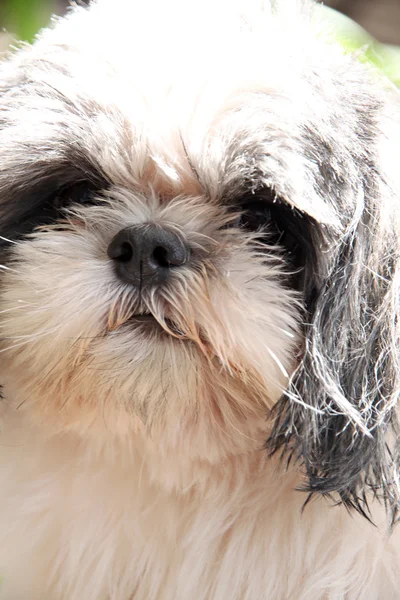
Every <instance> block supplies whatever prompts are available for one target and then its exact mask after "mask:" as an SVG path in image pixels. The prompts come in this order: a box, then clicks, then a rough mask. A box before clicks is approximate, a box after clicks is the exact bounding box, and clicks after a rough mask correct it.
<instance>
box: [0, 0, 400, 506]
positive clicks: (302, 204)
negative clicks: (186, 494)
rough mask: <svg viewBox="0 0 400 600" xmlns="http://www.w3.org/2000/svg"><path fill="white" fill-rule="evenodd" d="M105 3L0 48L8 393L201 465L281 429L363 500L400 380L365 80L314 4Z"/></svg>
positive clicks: (86, 426) (390, 242) (332, 485)
mask: <svg viewBox="0 0 400 600" xmlns="http://www.w3.org/2000/svg"><path fill="white" fill-rule="evenodd" d="M111 4H112V3H111V2H108V3H107V2H106V1H103V2H99V3H98V4H94V5H93V6H92V8H91V9H89V10H86V9H83V8H80V9H75V12H74V13H72V14H71V15H70V16H69V17H68V18H67V19H65V20H63V21H61V22H60V23H59V24H58V25H57V26H56V27H55V29H54V30H53V31H47V32H45V33H44V34H43V35H42V37H41V38H40V39H39V41H38V42H37V43H36V44H35V45H34V46H33V48H28V49H24V50H21V51H19V52H18V53H17V54H16V56H15V57H14V58H12V59H11V61H8V62H7V63H4V64H3V65H2V69H3V70H2V74H1V77H2V80H3V81H2V93H1V96H0V121H1V132H0V142H1V143H0V153H1V166H0V202H1V205H2V209H1V231H0V234H1V235H2V247H3V248H2V256H3V267H2V270H3V271H4V272H3V274H2V282H1V292H0V310H1V344H2V355H1V356H2V363H1V376H2V383H3V384H4V395H5V398H6V399H9V400H10V402H12V403H14V405H15V406H18V407H20V410H22V411H26V413H27V414H28V415H29V416H30V418H32V419H34V420H36V421H40V422H41V423H42V425H43V426H44V427H46V428H47V429H48V432H49V434H50V433H51V434H54V433H57V432H60V431H64V430H73V431H74V432H76V433H77V434H79V435H80V436H84V437H88V436H89V437H90V436H91V435H92V434H93V435H95V436H101V435H105V436H109V435H111V436H120V435H130V436H131V435H134V434H135V431H138V429H140V430H141V431H142V430H145V431H146V432H147V433H148V435H150V436H152V437H153V439H156V440H159V442H160V444H165V445H169V446H170V447H174V448H176V449H179V451H180V452H187V453H188V454H190V455H193V456H196V457H200V458H205V459H208V460H218V459H219V458H220V457H221V456H224V455H226V454H231V453H238V452H244V451H248V449H249V448H250V447H252V448H259V447H260V445H261V444H262V443H263V442H265V440H266V438H267V437H269V446H270V447H271V448H272V449H277V448H279V447H281V446H282V445H284V444H287V443H292V442H294V444H295V446H296V448H297V450H298V449H299V450H300V453H301V454H302V455H303V457H304V458H305V460H306V465H307V468H308V472H309V476H310V479H311V488H312V489H320V490H322V491H324V492H331V491H339V493H340V494H341V496H342V499H344V500H345V501H346V502H350V503H351V502H355V503H356V504H357V501H356V498H355V497H353V496H352V494H356V493H357V490H358V486H359V485H360V481H361V480H364V479H365V475H366V473H367V471H368V468H369V465H370V463H371V461H372V458H373V456H374V457H375V459H377V460H380V461H381V462H382V461H383V460H384V458H383V457H382V456H380V457H379V458H377V456H378V454H379V452H381V451H382V452H383V450H382V447H383V444H384V442H383V439H384V438H383V436H381V435H380V434H379V431H381V429H382V430H384V429H385V428H386V427H387V423H388V422H389V419H390V417H391V409H392V407H393V402H394V397H395V393H396V392H395V388H396V385H397V384H396V383H395V380H396V379H397V375H396V373H397V371H396V366H395V365H394V363H395V361H396V360H397V358H396V357H395V356H393V357H389V356H388V348H389V347H390V344H392V343H393V344H394V343H395V341H394V339H392V338H393V335H394V334H393V314H394V313H393V312H390V310H391V309H390V310H389V309H388V307H387V303H388V302H389V300H388V298H389V297H394V296H391V294H394V291H393V290H394V289H395V288H394V287H393V286H394V283H392V277H394V276H395V273H394V272H395V269H394V266H393V264H392V263H393V261H392V260H391V257H393V247H394V245H395V244H396V243H397V242H394V237H395V236H394V233H393V229H392V227H393V224H394V222H395V218H396V217H395V213H394V212H392V209H391V206H392V205H393V200H392V195H391V194H392V192H391V190H390V189H389V187H388V186H387V183H386V182H384V179H383V176H382V174H381V172H382V166H381V164H380V159H379V153H378V149H379V147H380V144H381V141H380V131H379V123H380V119H381V113H382V110H383V109H382V102H381V100H380V99H378V98H377V97H374V95H373V94H371V92H370V77H369V75H368V74H367V72H364V69H363V68H362V67H361V65H359V64H358V63H357V62H356V61H353V60H352V59H351V58H348V57H344V56H343V55H342V52H341V50H340V49H339V50H338V49H336V48H331V47H329V46H327V45H326V42H325V41H324V40H322V39H319V38H318V36H315V35H312V34H311V32H312V29H311V26H310V25H309V19H310V15H309V14H308V13H309V12H310V13H312V7H311V6H308V5H307V6H303V5H299V6H297V5H294V4H293V5H292V6H291V11H290V13H289V14H286V11H285V9H284V8H282V9H279V6H278V7H275V8H274V10H273V9H272V8H271V6H270V5H269V3H266V5H265V6H264V7H263V10H262V11H261V12H260V11H259V9H257V10H256V9H254V11H250V13H249V14H248V15H247V17H246V18H244V17H243V16H240V17H239V16H235V15H233V17H230V16H229V17H228V16H227V15H230V12H229V13H228V12H227V11H228V8H227V7H225V8H224V7H222V9H221V11H219V10H215V11H214V12H213V11H209V10H207V7H206V8H204V7H203V8H202V9H200V7H199V8H194V7H191V8H190V11H188V8H187V7H185V6H179V7H177V6H176V4H175V5H174V6H172V7H169V9H168V10H166V9H165V8H163V7H162V6H158V5H157V7H154V6H153V7H152V6H149V7H147V8H143V7H142V9H141V11H140V10H139V8H138V7H136V8H135V7H131V6H130V3H129V2H122V0H121V2H120V3H118V6H116V5H115V4H113V5H112V6H111ZM156 9H157V15H158V19H157V20H156V22H155V20H154V14H153V12H152V11H154V10H156ZM128 17H129V18H128ZM125 20H126V21H127V23H128V26H127V24H126V23H125ZM205 27H207V32H208V33H207V34H205ZM144 32H145V33H144ZM196 32H197V33H196ZM199 32H200V33H199ZM149 36H152V38H153V42H150V40H149ZM150 46H151V47H152V51H150V50H148V48H149V47H150ZM146 48H147V49H146ZM154 48H157V51H156V50H154ZM378 237H379V240H380V241H379V242H377V241H376V240H377V239H378ZM383 257H386V258H385V259H384V258H383ZM377 278H382V279H383V280H384V283H383V284H382V285H381V286H377V285H376V282H377V280H378V279H377ZM385 302H386V305H385V306H386V308H384V303H385ZM388 310H389V312H388ZM385 311H386V312H385ZM389 313H390V314H389ZM385 331H386V332H388V331H389V332H390V335H391V336H392V337H391V339H390V340H389V339H384V333H385ZM391 361H392V362H393V364H391ZM389 378H390V383H389ZM270 409H273V413H272V416H271V418H270V419H269V420H268V419H267V418H266V417H267V416H268V414H269V411H270ZM335 436H337V437H335ZM166 440H167V441H166ZM297 450H296V452H297ZM378 451H379V452H378ZM327 457H328V463H329V460H330V461H331V462H330V463H329V464H328V463H327ZM385 460H386V459H385ZM385 465H386V463H385ZM383 470H384V468H383V467H382V469H381V471H383ZM345 471H346V473H345ZM375 475H376V474H375ZM385 476H386V471H385ZM376 478H377V479H379V476H376ZM313 486H314V488H313Z"/></svg>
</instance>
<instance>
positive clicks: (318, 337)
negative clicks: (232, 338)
mask: <svg viewBox="0 0 400 600" xmlns="http://www.w3.org/2000/svg"><path fill="white" fill-rule="evenodd" d="M371 114H373V112H372V111H370V113H369V114H368V113H367V114H366V115H363V114H362V113H361V112H360V115H361V118H362V121H361V125H363V126H364V132H362V127H361V128H359V132H360V133H361V137H360V138H359V147H360V152H359V156H358V157H357V156H354V155H353V157H352V161H353V166H354V165H355V166H356V168H357V170H358V173H359V177H358V181H357V186H354V185H353V192H352V194H353V195H352V196H349V194H347V196H346V197H345V198H338V199H337V201H338V214H339V215H340V216H341V218H342V222H343V231H342V233H341V234H338V233H337V232H333V231H331V230H330V229H329V227H324V228H322V227H321V229H320V232H319V234H318V236H317V238H316V239H317V243H318V244H320V245H319V249H317V251H316V254H317V255H318V254H319V256H320V266H319V268H318V266H317V268H316V271H315V273H314V281H313V285H312V286H310V287H313V289H314V293H313V295H312V297H310V298H309V314H308V318H307V319H306V324H305V326H304V338H305V341H304V348H303V354H302V360H301V363H300V364H299V367H298V369H297V370H296V372H295V374H294V375H293V377H292V381H291V384H290V387H289V389H288V390H287V392H286V394H285V395H284V396H283V397H282V399H281V400H280V402H279V403H278V405H277V406H276V407H275V409H274V411H275V412H274V414H273V418H274V429H273V432H272V434H271V437H270V439H269V440H268V441H267V448H268V450H269V451H270V452H272V453H274V452H277V451H283V452H284V453H288V454H289V457H291V458H293V459H297V460H300V461H301V462H302V464H303V466H304V468H305V473H306V476H307V482H306V484H305V486H304V490H306V491H307V492H309V493H310V494H315V493H320V494H324V495H328V496H332V497H333V498H334V499H335V500H339V501H341V502H342V503H344V504H345V505H346V506H347V507H351V508H355V509H356V510H357V511H359V512H360V513H362V514H364V515H365V516H367V513H368V498H371V497H373V496H375V497H377V498H379V499H381V500H382V501H383V502H384V503H385V504H386V505H387V506H388V508H390V510H391V512H392V516H393V519H395V518H396V516H397V513H398V509H399V502H400V489H399V478H398V462H399V450H398V444H397V443H395V442H394V443H393V442H392V443H389V439H390V440H395V438H396V436H397V418H396V412H395V407H396V405H397V400H398V396H399V391H400V380H399V374H400V364H399V298H400V294H399V292H400V289H399V281H400V271H399V251H400V243H399V233H398V227H396V220H397V219H398V207H397V206H398V201H399V200H398V198H399V195H398V194H397V193H396V191H395V190H392V189H390V188H389V186H388V185H387V183H386V182H385V180H384V176H383V175H382V174H381V166H380V165H381V160H380V159H381V157H380V156H379V154H378V145H377V144H376V143H375V142H376V139H377V136H378V133H377V131H378V127H375V126H374V123H373V122H371V118H370V117H371ZM368 121H369V122H368ZM394 143H395V144H397V145H398V144H399V141H397V140H396V141H395V142H394ZM395 150H396V149H395V148H394V151H395ZM343 201H345V202H347V206H345V205H342V206H341V205H340V202H343ZM349 206H350V207H352V208H351V212H350V213H349V210H348V207H349ZM321 244H322V245H321ZM324 246H325V249H323V251H322V252H321V247H322V248H323V247H324Z"/></svg>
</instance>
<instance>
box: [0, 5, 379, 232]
mask: <svg viewBox="0 0 400 600" xmlns="http://www.w3.org/2000/svg"><path fill="white" fill-rule="evenodd" d="M288 4H289V3H287V4H285V3H280V5H279V8H278V7H276V6H275V4H274V3H272V2H269V1H263V2H255V1H251V2H246V3H245V7H244V5H242V3H241V2H236V3H235V7H236V11H235V10H232V5H231V3H230V10H229V11H228V10H225V8H224V7H225V4H224V2H220V3H218V7H215V6H214V5H213V3H212V2H209V1H206V2H203V3H200V4H199V5H198V6H196V7H194V6H193V5H192V4H190V5H186V3H184V2H181V1H180V0H174V1H173V2H168V4H167V3H163V2H161V1H159V0H151V1H150V2H146V3H139V2H138V3H136V2H134V3H131V2H129V1H127V0H117V1H116V2H114V3H110V2H104V1H103V0H99V1H98V2H95V3H93V4H92V5H91V7H90V9H86V8H82V7H80V8H75V9H74V10H73V11H72V12H71V13H70V15H69V16H68V17H67V18H66V19H63V20H60V21H58V22H55V24H54V28H53V29H50V30H46V31H44V32H43V33H42V35H41V37H40V38H39V40H38V41H37V43H36V44H35V45H34V46H33V47H29V48H26V49H25V50H23V51H22V52H19V53H18V54H17V55H16V56H15V57H14V59H13V60H12V61H10V62H7V63H4V64H3V65H2V69H3V72H2V73H0V79H1V80H2V81H6V82H7V83H5V84H4V85H5V91H6V93H5V94H3V96H2V99H1V100H0V113H1V115H2V116H1V118H2V120H3V123H4V124H6V125H7V128H6V130H5V131H4V132H3V134H2V151H1V164H2V167H0V191H1V190H2V191H3V197H4V196H9V193H10V192H9V190H8V186H10V185H12V182H10V181H9V178H8V176H7V178H6V179H7V180H5V179H4V177H3V179H2V178H1V175H2V173H4V174H8V173H9V172H10V170H12V171H13V172H14V173H15V180H14V185H15V182H18V185H19V186H20V187H22V188H23V187H24V186H28V185H31V184H32V173H35V172H37V179H41V178H42V177H43V176H44V175H43V173H44V172H46V173H48V172H49V171H52V172H53V171H57V170H62V169H64V167H65V165H71V164H72V165H79V164H81V162H82V160H83V157H84V159H85V160H84V163H85V164H86V167H85V169H86V170H88V169H89V165H90V164H92V165H94V166H95V168H96V169H98V171H99V172H101V173H102V174H103V175H104V177H105V178H108V179H110V180H112V182H113V183H117V184H120V185H133V186H135V188H136V189H138V188H139V189H143V188H146V186H148V185H151V187H152V189H155V190H156V191H157V190H159V191H160V193H162V194H171V195H175V194H177V193H182V192H186V193H188V192H189V193H192V192H194V193H197V194H198V193H206V194H207V195H208V196H209V197H210V198H211V199H216V200H221V199H224V200H229V198H231V197H234V196H238V195H240V194H244V193H249V192H254V191H256V190H257V189H258V188H261V187H263V186H265V185H268V186H269V187H273V188H274V189H275V191H276V194H277V195H278V196H280V197H282V198H285V199H286V200H287V201H288V202H290V203H291V204H293V205H295V206H297V207H298V208H300V209H301V210H303V211H306V212H308V213H309V214H310V215H311V216H313V217H314V218H316V219H317V220H318V221H320V222H323V223H329V224H331V225H334V226H336V227H339V218H338V216H337V210H338V203H339V205H340V199H341V197H343V196H344V193H343V192H344V191H346V192H347V204H346V206H342V207H340V206H339V209H340V210H342V211H345V213H348V214H349V219H350V218H351V215H352V213H353V211H354V206H352V205H351V202H350V203H349V198H350V200H351V198H352V197H353V198H354V205H356V197H357V194H356V193H355V194H354V193H353V194H350V196H349V194H348V190H351V189H353V190H357V189H358V188H360V186H361V185H362V174H361V172H360V171H361V169H360V164H361V162H362V161H363V160H365V146H364V147H363V146H361V144H360V141H359V138H360V137H362V138H363V140H364V142H365V139H370V140H371V144H370V146H371V148H370V151H371V152H372V151H373V139H374V135H375V131H374V128H375V116H376V113H377V111H378V109H379V105H378V104H377V102H376V100H372V99H371V98H370V96H369V94H368V92H367V91H366V90H367V89H368V87H367V85H366V83H367V82H366V79H367V75H366V74H365V72H364V70H361V69H360V65H358V64H357V61H354V60H353V59H351V58H347V57H343V56H342V52H341V50H340V49H337V48H336V46H331V45H329V44H327V40H326V39H322V36H319V35H310V27H311V29H313V28H314V29H315V27H314V26H313V25H312V23H313V22H314V21H313V20H314V16H313V11H314V10H315V7H314V5H312V4H310V3H308V2H291V3H290V10H289V6H288ZM122 15H123V16H122ZM228 15H229V16H228ZM144 32H145V33H144ZM149 32H151V37H150V36H149ZM315 33H318V32H315ZM344 82H345V83H346V85H343V83H344ZM364 84H365V90H364V87H363V85H364ZM7 87H9V88H10V89H8V91H7ZM352 91H353V92H354V97H349V93H350V96H351V92H352ZM366 106H368V108H369V110H368V112H367V111H366V110H365V107H366ZM350 124H351V126H350ZM21 153H23V156H24V164H23V168H22V166H21V160H20V157H21ZM29 163H31V164H30V165H29ZM26 173H29V174H30V181H29V182H26V183H24V181H25V179H24V178H25V177H26V175H25V174H26Z"/></svg>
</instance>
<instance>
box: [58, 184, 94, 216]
mask: <svg viewBox="0 0 400 600" xmlns="http://www.w3.org/2000/svg"><path fill="white" fill-rule="evenodd" d="M95 197H96V187H95V186H94V185H93V184H92V183H91V182H90V181H78V182H76V183H73V184H68V185H65V186H63V187H61V188H60V189H59V190H57V192H56V193H55V195H54V196H53V197H52V198H51V205H52V206H53V208H55V209H56V210H62V209H63V208H67V207H68V206H70V205H71V204H80V205H90V204H96V200H95Z"/></svg>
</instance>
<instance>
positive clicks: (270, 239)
mask: <svg viewBox="0 0 400 600" xmlns="http://www.w3.org/2000/svg"><path fill="white" fill-rule="evenodd" d="M239 209H240V211H241V212H240V215H239V216H238V218H237V220H236V222H235V223H234V225H235V226H236V227H239V228H240V229H244V230H246V231H249V232H255V233H257V232H259V238H260V240H261V241H263V242H265V244H268V245H269V246H280V247H281V248H284V249H285V250H286V252H287V253H288V255H289V256H292V257H293V258H294V256H295V255H298V253H299V251H300V249H301V246H303V242H304V240H303V237H304V216H303V215H302V214H301V213H300V212H299V211H297V210H296V209H294V208H292V207H291V206H289V205H288V204H286V203H285V202H282V201H281V200H279V199H276V200H273V201H271V199H270V198H268V199H265V198H264V197H262V198H261V199H257V200H255V199H253V198H251V199H250V200H248V199H244V200H242V202H241V203H240V205H239Z"/></svg>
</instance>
